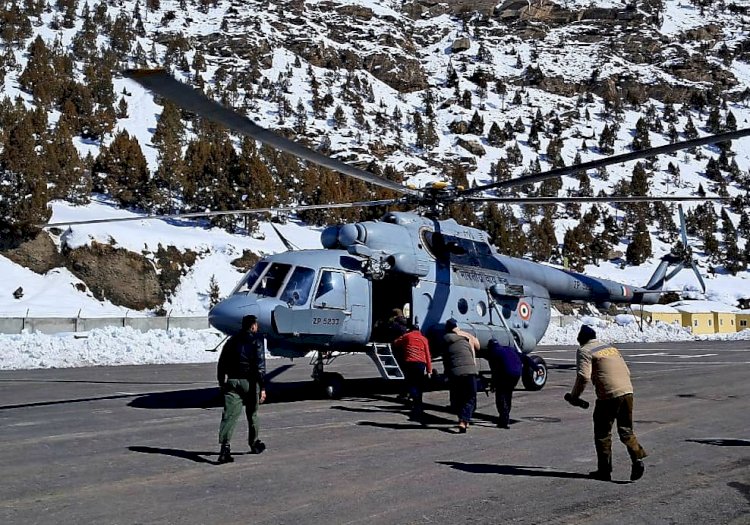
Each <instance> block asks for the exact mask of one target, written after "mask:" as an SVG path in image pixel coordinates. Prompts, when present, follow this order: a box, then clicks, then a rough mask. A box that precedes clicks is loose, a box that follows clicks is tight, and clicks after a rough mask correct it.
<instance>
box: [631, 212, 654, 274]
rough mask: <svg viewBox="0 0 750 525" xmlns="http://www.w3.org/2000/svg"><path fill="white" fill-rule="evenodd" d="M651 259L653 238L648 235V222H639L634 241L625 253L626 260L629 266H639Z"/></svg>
mask: <svg viewBox="0 0 750 525" xmlns="http://www.w3.org/2000/svg"><path fill="white" fill-rule="evenodd" d="M650 257H651V236H650V235H649V233H648V228H647V227H646V222H645V221H644V220H639V221H638V222H637V223H636V225H635V230H634V232H633V239H632V240H631V241H630V244H628V248H627V250H626V251H625V259H626V260H627V261H628V263H629V264H632V265H634V266H639V265H641V264H643V263H644V262H646V261H647V260H648V259H649V258H650Z"/></svg>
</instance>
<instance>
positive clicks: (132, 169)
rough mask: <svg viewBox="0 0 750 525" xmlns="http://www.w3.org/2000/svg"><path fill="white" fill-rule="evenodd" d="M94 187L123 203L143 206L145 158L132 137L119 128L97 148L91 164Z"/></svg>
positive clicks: (145, 174) (146, 177) (146, 180)
mask: <svg viewBox="0 0 750 525" xmlns="http://www.w3.org/2000/svg"><path fill="white" fill-rule="evenodd" d="M93 175H94V180H96V181H97V183H96V186H95V190H96V191H101V192H106V193H109V194H110V195H112V197H114V198H115V199H117V200H118V201H119V202H120V203H121V204H123V205H125V206H144V205H145V204H146V199H145V197H146V194H147V190H148V185H149V171H148V164H147V163H146V158H145V157H144V156H143V152H142V151H141V146H140V144H139V143H138V140H137V139H136V138H135V137H131V136H130V135H129V134H128V132H127V131H124V130H123V131H120V132H119V133H117V134H116V135H115V138H114V140H113V141H112V143H111V144H110V145H109V146H108V147H103V148H101V151H100V153H99V156H98V157H97V158H96V161H95V162H94V166H93Z"/></svg>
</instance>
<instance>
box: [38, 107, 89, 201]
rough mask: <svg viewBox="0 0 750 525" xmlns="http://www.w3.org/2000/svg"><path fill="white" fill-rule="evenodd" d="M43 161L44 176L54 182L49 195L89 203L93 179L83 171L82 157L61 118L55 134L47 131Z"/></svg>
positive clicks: (54, 197)
mask: <svg viewBox="0 0 750 525" xmlns="http://www.w3.org/2000/svg"><path fill="white" fill-rule="evenodd" d="M41 160H42V162H43V163H44V168H43V169H44V176H45V179H46V180H47V181H48V183H50V184H51V187H50V190H49V194H50V195H49V196H50V198H52V199H67V200H71V201H73V202H77V203H85V202H88V200H89V193H90V191H91V188H90V180H89V178H88V177H87V176H85V174H84V171H83V163H82V161H81V157H80V155H79V154H78V150H77V149H76V147H75V146H74V145H73V137H72V135H71V133H70V129H69V128H68V126H67V124H66V123H65V121H64V120H60V121H58V123H57V126H56V128H55V130H54V131H53V132H52V133H49V134H46V137H45V140H44V142H43V144H42V155H41Z"/></svg>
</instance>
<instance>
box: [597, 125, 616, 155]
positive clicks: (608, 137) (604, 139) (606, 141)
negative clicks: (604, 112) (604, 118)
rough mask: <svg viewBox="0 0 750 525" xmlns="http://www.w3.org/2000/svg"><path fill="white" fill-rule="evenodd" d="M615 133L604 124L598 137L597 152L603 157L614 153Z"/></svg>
mask: <svg viewBox="0 0 750 525" xmlns="http://www.w3.org/2000/svg"><path fill="white" fill-rule="evenodd" d="M614 146H615V133H614V131H613V130H612V128H610V127H609V125H608V124H604V128H603V129H602V132H601V134H600V135H599V151H600V152H601V153H602V154H603V155H611V154H612V153H614V152H615V148H614Z"/></svg>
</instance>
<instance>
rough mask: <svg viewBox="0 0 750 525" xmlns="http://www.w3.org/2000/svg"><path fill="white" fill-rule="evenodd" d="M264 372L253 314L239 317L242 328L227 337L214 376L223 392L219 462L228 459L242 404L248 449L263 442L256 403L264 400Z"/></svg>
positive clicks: (260, 448)
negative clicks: (246, 424)
mask: <svg viewBox="0 0 750 525" xmlns="http://www.w3.org/2000/svg"><path fill="white" fill-rule="evenodd" d="M265 374H266V357H265V351H264V348H263V340H262V339H261V338H260V337H258V319H257V318H256V317H255V316H254V315H247V316H245V317H243V318H242V329H241V330H240V332H239V333H237V334H236V335H233V336H232V337H230V338H229V341H227V343H226V344H225V345H224V348H223V349H222V351H221V356H220V357H219V365H218V367H217V370H216V379H217V380H218V382H219V388H221V391H222V392H223V393H224V412H223V413H222V415H221V425H220V426H219V443H220V444H221V452H220V453H219V463H230V462H232V461H234V459H233V458H232V455H231V452H230V447H229V442H230V440H231V439H232V434H233V433H234V427H235V426H236V424H237V419H238V418H239V416H240V412H241V411H242V405H243V404H244V405H245V413H246V415H247V422H248V426H249V434H248V444H249V445H250V452H251V453H253V454H260V453H261V452H263V450H265V448H266V446H265V445H264V444H263V442H262V441H261V440H260V439H258V430H259V425H258V405H259V404H260V403H263V402H264V401H265V400H266V389H265V387H264V384H263V379H264V376H265Z"/></svg>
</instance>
